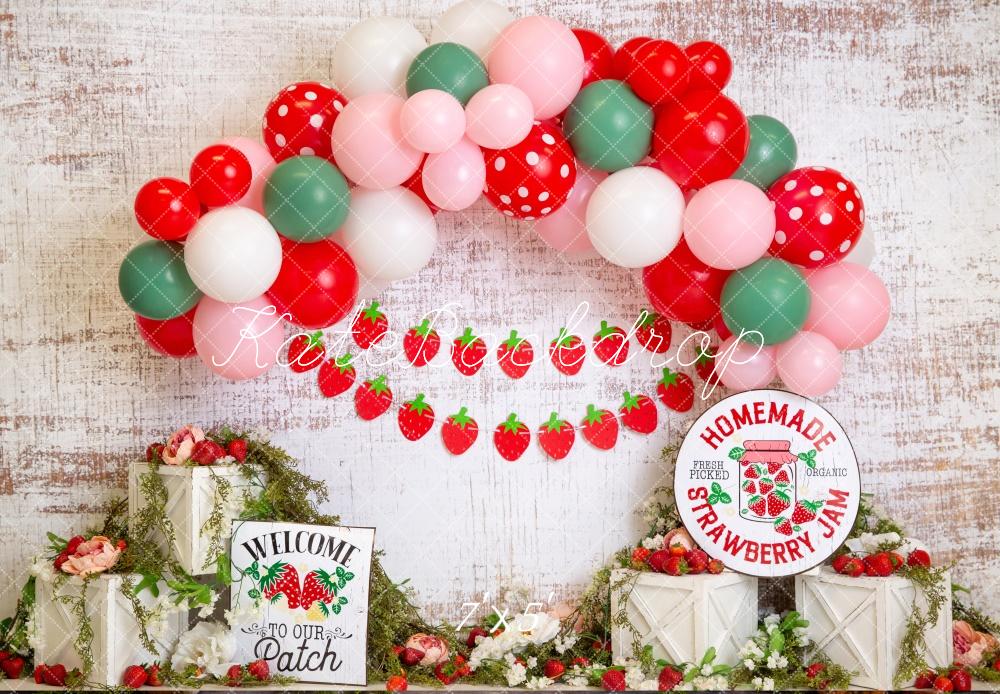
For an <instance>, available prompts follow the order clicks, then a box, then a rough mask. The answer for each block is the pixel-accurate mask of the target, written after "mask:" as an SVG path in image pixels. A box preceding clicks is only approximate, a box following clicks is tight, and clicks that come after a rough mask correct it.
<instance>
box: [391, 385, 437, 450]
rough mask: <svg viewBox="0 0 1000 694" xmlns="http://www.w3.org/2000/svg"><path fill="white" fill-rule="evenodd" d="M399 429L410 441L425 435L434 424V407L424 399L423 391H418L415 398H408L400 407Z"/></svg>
mask: <svg viewBox="0 0 1000 694" xmlns="http://www.w3.org/2000/svg"><path fill="white" fill-rule="evenodd" d="M397 420H398V421H399V430H400V431H401V432H402V433H403V436H405V437H406V438H408V439H409V440H410V441H417V440H418V439H421V438H423V437H424V435H425V434H427V432H428V431H430V430H431V427H433V426H434V409H433V408H432V407H431V406H430V404H429V403H428V402H427V401H426V400H424V394H423V393H417V397H415V398H413V400H407V401H406V402H405V403H403V406H402V407H401V408H399V415H398V416H397Z"/></svg>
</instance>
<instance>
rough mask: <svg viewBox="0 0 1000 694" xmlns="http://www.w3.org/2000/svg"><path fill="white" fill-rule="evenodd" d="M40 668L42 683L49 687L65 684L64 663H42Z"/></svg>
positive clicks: (63, 685)
mask: <svg viewBox="0 0 1000 694" xmlns="http://www.w3.org/2000/svg"><path fill="white" fill-rule="evenodd" d="M42 668H43V671H42V684H47V685H49V686H50V687H65V686H66V666H65V665H63V664H62V663H56V664H55V665H43V666H42ZM36 681H37V680H36Z"/></svg>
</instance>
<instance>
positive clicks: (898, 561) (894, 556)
mask: <svg viewBox="0 0 1000 694" xmlns="http://www.w3.org/2000/svg"><path fill="white" fill-rule="evenodd" d="M886 554H888V555H889V561H890V562H892V570H893V571H895V570H896V569H898V568H899V567H901V566H903V564H905V563H906V560H905V559H903V555H902V554H898V553H896V552H886Z"/></svg>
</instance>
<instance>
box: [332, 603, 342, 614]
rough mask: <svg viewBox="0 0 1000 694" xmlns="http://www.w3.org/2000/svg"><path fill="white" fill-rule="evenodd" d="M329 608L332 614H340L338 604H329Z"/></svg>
mask: <svg viewBox="0 0 1000 694" xmlns="http://www.w3.org/2000/svg"><path fill="white" fill-rule="evenodd" d="M330 609H331V610H333V613H334V614H340V605H330Z"/></svg>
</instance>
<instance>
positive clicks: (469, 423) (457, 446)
mask: <svg viewBox="0 0 1000 694" xmlns="http://www.w3.org/2000/svg"><path fill="white" fill-rule="evenodd" d="M467 412H468V410H467V409H466V408H465V407H462V408H460V409H459V410H458V412H456V413H455V414H453V415H451V416H450V417H448V419H446V420H445V422H444V424H443V425H442V426H441V439H442V440H443V441H444V447H445V448H447V449H448V452H449V453H451V454H452V455H462V454H463V453H465V452H466V451H467V450H469V447H470V446H472V444H474V443H475V442H476V437H477V436H479V425H478V424H477V423H476V420H474V419H473V418H472V417H470V416H469V415H468V414H467Z"/></svg>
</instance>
